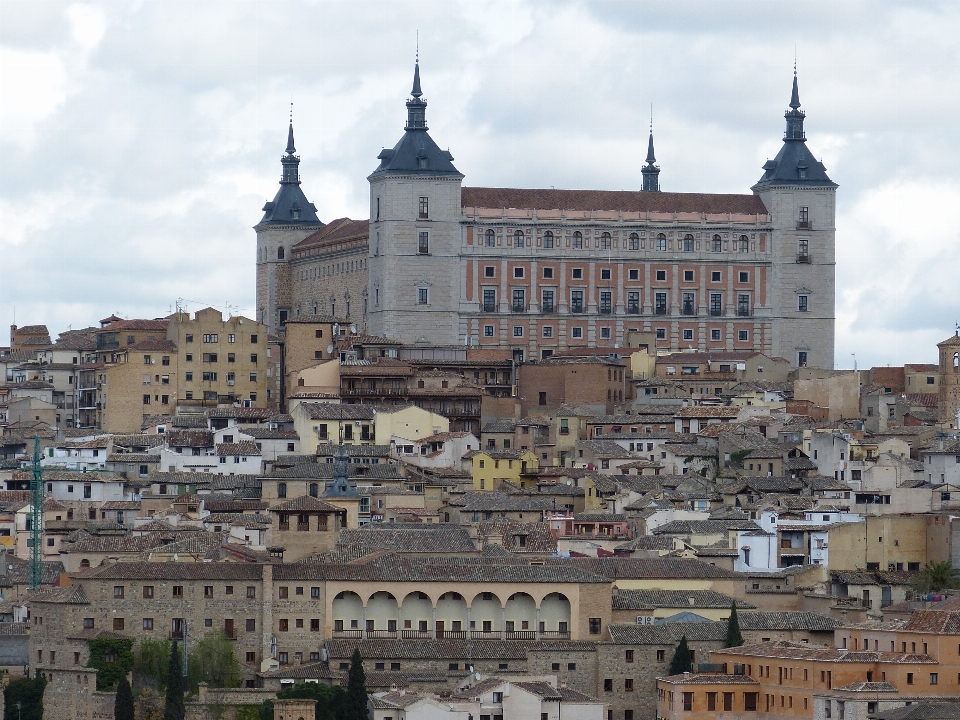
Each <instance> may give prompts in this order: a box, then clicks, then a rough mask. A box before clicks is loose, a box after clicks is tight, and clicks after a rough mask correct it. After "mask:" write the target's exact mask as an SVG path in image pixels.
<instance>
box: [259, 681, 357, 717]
mask: <svg viewBox="0 0 960 720" xmlns="http://www.w3.org/2000/svg"><path fill="white" fill-rule="evenodd" d="M277 698H278V699H279V700H287V699H309V700H316V701H317V710H316V715H315V720H341V718H343V716H344V713H345V712H346V710H345V703H346V700H347V691H346V690H345V689H344V688H342V687H340V686H339V685H326V684H324V683H299V684H296V685H291V686H290V687H285V688H284V689H283V690H281V691H279V692H278V693H277ZM270 708H271V709H270V712H273V705H272V704H271V706H270ZM272 718H273V715H270V716H269V719H272ZM269 719H266V720H269Z"/></svg>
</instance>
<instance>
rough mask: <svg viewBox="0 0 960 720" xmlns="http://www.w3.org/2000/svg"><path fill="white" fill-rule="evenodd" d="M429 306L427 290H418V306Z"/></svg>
mask: <svg viewBox="0 0 960 720" xmlns="http://www.w3.org/2000/svg"><path fill="white" fill-rule="evenodd" d="M426 304H427V288H417V305H426Z"/></svg>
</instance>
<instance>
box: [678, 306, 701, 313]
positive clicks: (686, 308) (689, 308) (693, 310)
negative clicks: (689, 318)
mask: <svg viewBox="0 0 960 720" xmlns="http://www.w3.org/2000/svg"><path fill="white" fill-rule="evenodd" d="M680 314H681V315H696V314H697V309H696V308H695V307H694V306H693V305H684V306H683V310H682V311H681V312H680Z"/></svg>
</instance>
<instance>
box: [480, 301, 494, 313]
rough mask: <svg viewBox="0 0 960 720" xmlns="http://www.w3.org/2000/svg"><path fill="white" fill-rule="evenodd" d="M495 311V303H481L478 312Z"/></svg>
mask: <svg viewBox="0 0 960 720" xmlns="http://www.w3.org/2000/svg"><path fill="white" fill-rule="evenodd" d="M496 311H497V304H496V303H483V305H481V306H480V312H486V313H495V312H496Z"/></svg>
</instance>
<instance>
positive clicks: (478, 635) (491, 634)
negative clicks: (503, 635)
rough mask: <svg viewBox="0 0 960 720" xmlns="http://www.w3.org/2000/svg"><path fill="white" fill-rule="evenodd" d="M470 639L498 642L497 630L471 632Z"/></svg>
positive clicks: (498, 634) (498, 632)
mask: <svg viewBox="0 0 960 720" xmlns="http://www.w3.org/2000/svg"><path fill="white" fill-rule="evenodd" d="M470 638H471V639H472V640H499V639H500V631H499V630H471V631H470Z"/></svg>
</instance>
